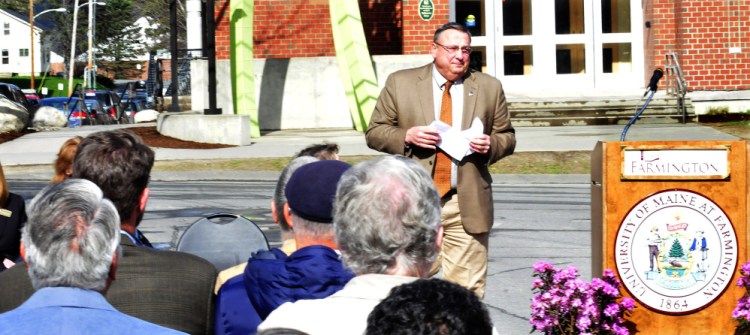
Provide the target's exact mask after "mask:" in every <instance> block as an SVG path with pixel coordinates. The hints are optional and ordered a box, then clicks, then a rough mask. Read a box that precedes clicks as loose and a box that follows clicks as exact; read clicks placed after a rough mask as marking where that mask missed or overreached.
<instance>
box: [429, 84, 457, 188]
mask: <svg viewBox="0 0 750 335" xmlns="http://www.w3.org/2000/svg"><path fill="white" fill-rule="evenodd" d="M451 86H453V83H452V82H450V81H447V82H445V88H444V89H443V100H442V102H440V121H443V122H445V123H447V124H448V125H451V124H452V123H453V101H452V100H451V92H450V89H451ZM432 178H433V179H434V180H435V187H437V190H438V194H439V195H440V197H443V196H444V195H445V194H446V193H448V192H449V191H450V190H451V158H450V156H448V155H447V154H445V152H443V151H442V150H440V149H438V150H437V159H436V160H435V173H434V174H433V176H432Z"/></svg>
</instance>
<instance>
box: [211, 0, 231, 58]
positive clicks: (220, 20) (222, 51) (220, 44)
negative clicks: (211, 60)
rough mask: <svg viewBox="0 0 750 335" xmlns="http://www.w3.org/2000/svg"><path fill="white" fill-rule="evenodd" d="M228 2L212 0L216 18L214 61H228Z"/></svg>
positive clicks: (227, 0) (225, 0) (226, 0)
mask: <svg viewBox="0 0 750 335" xmlns="http://www.w3.org/2000/svg"><path fill="white" fill-rule="evenodd" d="M230 14H231V12H230V10H229V0H214V17H215V18H216V19H215V20H216V59H217V60H222V59H229V58H230V52H229V41H230V39H229V33H230V31H231V30H230V26H229V15H230Z"/></svg>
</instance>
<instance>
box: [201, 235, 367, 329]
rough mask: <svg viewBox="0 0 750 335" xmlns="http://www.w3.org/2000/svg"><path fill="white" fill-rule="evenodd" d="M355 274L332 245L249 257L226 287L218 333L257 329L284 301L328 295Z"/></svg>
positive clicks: (222, 293)
mask: <svg viewBox="0 0 750 335" xmlns="http://www.w3.org/2000/svg"><path fill="white" fill-rule="evenodd" d="M352 277H354V274H353V273H352V272H350V271H349V270H347V269H346V268H344V265H343V263H342V262H341V259H340V257H339V255H338V254H337V253H336V252H335V251H333V250H332V249H331V248H328V247H325V246H322V245H315V246H308V247H305V248H302V249H299V250H297V251H295V252H294V253H293V254H291V255H289V256H288V257H287V256H286V255H285V254H284V253H283V252H281V250H279V249H272V250H271V251H262V252H259V253H257V254H254V255H253V256H252V257H250V259H249V260H248V263H247V267H246V268H245V273H244V274H242V275H239V276H236V277H234V278H232V279H230V280H229V281H227V282H226V283H224V285H222V286H221V289H220V290H219V296H218V298H217V300H216V318H215V320H216V323H215V328H214V330H215V332H216V334H248V333H255V331H256V329H257V327H258V325H259V324H260V322H261V321H262V320H263V319H265V318H266V317H267V316H268V314H270V313H271V312H272V311H273V310H274V309H276V308H277V307H279V306H280V305H281V304H283V303H285V302H294V301H297V300H300V299H320V298H325V297H327V296H329V295H331V294H333V293H335V292H337V291H338V290H340V289H341V288H343V287H344V285H345V284H346V283H347V282H349V280H350V279H352Z"/></svg>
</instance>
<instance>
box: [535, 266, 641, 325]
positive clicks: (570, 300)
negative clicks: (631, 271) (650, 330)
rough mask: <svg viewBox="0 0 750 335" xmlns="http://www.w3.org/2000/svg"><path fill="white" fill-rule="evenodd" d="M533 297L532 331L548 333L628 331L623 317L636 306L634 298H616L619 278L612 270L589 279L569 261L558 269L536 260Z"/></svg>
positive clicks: (618, 291) (618, 295)
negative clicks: (582, 275) (618, 300)
mask: <svg viewBox="0 0 750 335" xmlns="http://www.w3.org/2000/svg"><path fill="white" fill-rule="evenodd" d="M533 276H534V277H535V279H534V284H533V288H532V292H534V297H533V299H532V300H531V320H530V322H531V326H532V331H534V330H536V331H540V332H542V333H544V334H547V335H563V334H565V335H573V334H578V335H595V334H596V335H605V334H607V335H608V334H616V335H625V334H629V331H628V329H627V328H625V327H624V326H623V325H622V323H623V322H624V319H623V317H624V316H625V315H626V314H628V313H629V312H630V311H632V310H633V307H634V306H635V303H634V301H633V299H630V298H622V300H621V301H620V302H617V299H619V298H620V297H621V295H620V281H619V280H617V277H616V276H615V274H614V272H613V271H612V270H609V269H608V270H605V271H604V274H603V276H602V278H594V279H592V280H591V283H587V282H585V281H583V280H581V279H580V278H578V276H579V274H578V269H576V268H575V267H574V266H572V265H569V266H568V267H567V268H565V269H559V270H558V269H555V268H554V267H553V266H552V264H550V263H548V262H544V261H541V262H537V263H536V264H534V274H533Z"/></svg>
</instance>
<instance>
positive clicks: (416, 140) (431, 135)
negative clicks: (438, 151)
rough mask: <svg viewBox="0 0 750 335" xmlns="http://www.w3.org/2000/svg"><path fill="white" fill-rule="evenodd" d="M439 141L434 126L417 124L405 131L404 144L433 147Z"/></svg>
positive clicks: (438, 135) (426, 147)
mask: <svg viewBox="0 0 750 335" xmlns="http://www.w3.org/2000/svg"><path fill="white" fill-rule="evenodd" d="M438 142H440V134H439V133H438V131H437V129H435V127H430V126H417V127H411V128H409V130H407V131H406V138H405V139H404V144H406V145H415V146H418V147H421V148H425V149H432V150H434V149H435V145H436V144H437V143H438Z"/></svg>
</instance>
